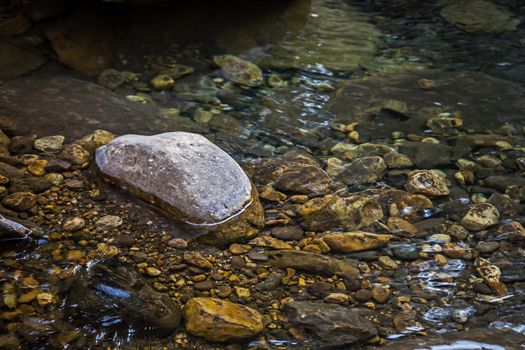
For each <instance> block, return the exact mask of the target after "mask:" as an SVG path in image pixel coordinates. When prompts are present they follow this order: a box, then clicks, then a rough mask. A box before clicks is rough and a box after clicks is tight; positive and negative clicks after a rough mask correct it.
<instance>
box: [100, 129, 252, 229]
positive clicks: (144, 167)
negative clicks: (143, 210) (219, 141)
mask: <svg viewBox="0 0 525 350" xmlns="http://www.w3.org/2000/svg"><path fill="white" fill-rule="evenodd" d="M96 162H97V165H98V167H99V168H100V171H101V172H102V173H103V174H104V175H105V176H107V177H108V178H109V179H110V180H111V181H113V182H115V183H117V184H119V185H121V186H123V187H125V188H127V189H128V190H130V191H131V192H132V193H134V194H136V195H139V196H140V197H142V198H144V199H146V200H149V201H152V202H154V203H155V204H157V205H159V206H160V207H162V208H163V209H165V210H166V211H167V212H169V213H170V214H173V215H175V218H176V219H179V220H181V221H184V222H186V223H189V224H196V225H216V224H220V223H222V222H224V221H226V220H228V219H229V218H231V217H233V216H235V215H236V214H238V213H240V212H241V211H242V210H243V209H244V208H245V207H247V206H248V205H249V204H250V202H251V191H252V186H251V183H250V180H249V179H248V176H247V175H246V174H245V173H244V171H243V170H242V168H241V167H240V166H239V165H238V164H237V163H236V162H235V161H234V160H233V159H232V158H231V157H230V156H229V155H228V154H227V153H226V152H224V151H222V150H221V149H220V148H219V147H217V146H215V145H214V144H213V143H211V142H210V141H208V139H206V138H205V137H203V136H201V135H198V134H192V133H186V132H170V133H164V134H159V135H154V136H141V135H124V136H120V137H117V138H115V139H114V140H113V141H111V142H110V143H109V144H107V145H106V146H103V147H100V148H99V149H97V152H96Z"/></svg>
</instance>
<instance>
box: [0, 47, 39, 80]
mask: <svg viewBox="0 0 525 350" xmlns="http://www.w3.org/2000/svg"><path fill="white" fill-rule="evenodd" d="M44 63H46V59H45V58H43V57H42V56H40V55H39V54H37V53H35V52H33V51H31V50H29V49H27V48H24V47H21V46H17V45H14V44H11V43H8V42H4V41H0V79H6V78H13V77H17V76H19V75H23V74H27V73H30V72H32V71H34V70H35V69H38V68H40V67H41V66H42V65H43V64H44Z"/></svg>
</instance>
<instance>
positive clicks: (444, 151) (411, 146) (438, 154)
mask: <svg viewBox="0 0 525 350" xmlns="http://www.w3.org/2000/svg"><path fill="white" fill-rule="evenodd" d="M399 152H400V153H402V154H404V155H406V156H407V157H409V158H410V159H411V160H412V161H413V162H414V164H415V165H416V166H417V167H419V168H426V169H431V168H435V167H438V166H442V165H451V164H452V162H453V161H452V147H450V146H448V145H442V144H439V143H438V144H433V143H425V142H404V143H403V144H402V145H401V146H399Z"/></svg>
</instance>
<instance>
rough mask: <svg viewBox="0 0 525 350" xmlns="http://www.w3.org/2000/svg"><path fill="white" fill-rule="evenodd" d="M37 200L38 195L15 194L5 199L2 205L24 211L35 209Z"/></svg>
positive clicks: (27, 193)
mask: <svg viewBox="0 0 525 350" xmlns="http://www.w3.org/2000/svg"><path fill="white" fill-rule="evenodd" d="M36 199H37V197H36V195H35V194H33V193H31V192H15V193H12V194H10V195H8V196H7V197H5V198H4V199H3V201H2V204H3V205H5V206H6V207H8V208H10V209H13V210H16V211H24V210H28V209H30V208H31V207H33V206H34V205H35V204H36Z"/></svg>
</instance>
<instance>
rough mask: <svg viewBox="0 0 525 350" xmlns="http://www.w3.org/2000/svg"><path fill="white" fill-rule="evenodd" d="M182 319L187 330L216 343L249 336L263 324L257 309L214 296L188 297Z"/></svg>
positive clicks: (255, 332) (255, 333)
mask: <svg viewBox="0 0 525 350" xmlns="http://www.w3.org/2000/svg"><path fill="white" fill-rule="evenodd" d="M184 318H185V320H186V329H187V330H188V331H189V332H190V333H192V334H194V335H196V336H199V337H203V338H206V339H207V340H210V341H215V342H224V341H232V340H240V339H246V338H250V337H253V336H255V335H257V334H258V333H259V332H261V331H262V329H263V327H264V324H263V318H262V315H261V314H260V313H259V312H258V311H256V310H254V309H252V308H249V307H247V306H244V305H240V304H235V303H232V302H229V301H226V300H222V299H217V298H193V299H190V300H189V301H188V302H187V303H186V306H185V307H184Z"/></svg>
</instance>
